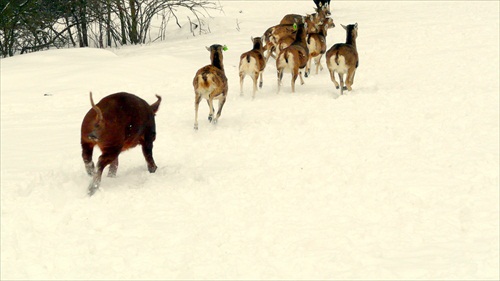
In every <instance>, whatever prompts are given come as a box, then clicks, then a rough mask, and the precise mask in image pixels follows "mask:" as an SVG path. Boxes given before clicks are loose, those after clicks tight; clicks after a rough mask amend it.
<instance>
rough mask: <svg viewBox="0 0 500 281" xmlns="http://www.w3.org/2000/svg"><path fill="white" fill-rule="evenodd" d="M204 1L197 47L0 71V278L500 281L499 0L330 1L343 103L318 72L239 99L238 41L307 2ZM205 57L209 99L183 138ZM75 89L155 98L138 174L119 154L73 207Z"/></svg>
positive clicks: (28, 60) (126, 50) (79, 53)
mask: <svg viewBox="0 0 500 281" xmlns="http://www.w3.org/2000/svg"><path fill="white" fill-rule="evenodd" d="M221 4H222V5H223V7H224V13H219V12H212V16H213V18H212V19H207V22H208V23H209V24H210V30H211V31H212V32H211V33H210V34H206V35H202V36H196V37H193V36H192V35H191V34H190V32H189V31H188V30H186V28H183V29H178V30H176V29H172V32H171V34H170V35H169V36H170V39H169V40H167V41H164V42H157V43H153V44H147V45H142V46H128V47H121V48H118V49H106V50H102V49H92V48H90V49H64V50H51V51H44V52H38V53H33V54H27V55H20V56H15V57H12V58H7V59H2V60H1V61H0V64H1V279H2V280H11V279H34V280H47V279H65V280H72V279H88V280H95V279H107V280H110V279H127V280H132V279H162V280H165V279H307V280H311V279H344V280H346V279H347V280H352V279H365V280H376V279H379V280H380V279H384V280H391V279H399V280H410V279H411V280H417V279H425V280H431V279H432V280H438V279H442V280H443V279H446V280H460V279H461V280H464V279H467V280H487V279H490V280H498V279H499V278H500V273H499V267H498V264H499V221H500V219H499V166H500V165H499V164H500V163H499V162H500V161H499V157H500V156H499V76H500V75H499V72H500V71H499V65H500V62H499V13H498V11H499V2H498V1H482V2H481V1H440V2H433V1H332V11H333V16H334V20H335V23H336V25H337V27H336V28H334V29H333V30H330V33H329V35H328V37H327V44H328V48H329V47H330V46H331V45H333V44H334V43H337V42H343V41H344V40H345V31H344V30H343V29H342V28H341V27H340V24H341V23H342V24H350V23H355V22H357V23H358V24H359V30H358V32H359V36H358V40H357V45H358V52H359V56H360V65H359V68H358V70H357V72H356V78H355V81H354V85H353V91H352V92H347V91H346V92H347V94H346V95H345V96H340V97H339V96H338V93H339V91H338V90H336V89H335V88H334V86H333V83H332V82H331V81H330V78H329V75H328V71H327V69H326V67H325V69H324V70H323V71H322V72H320V73H319V74H318V75H314V74H312V75H311V76H310V77H309V78H305V84H304V85H300V83H299V82H298V81H297V83H296V93H294V94H292V93H291V87H290V78H291V77H290V75H289V74H285V75H284V77H283V86H282V88H281V93H280V94H276V89H277V85H276V67H275V61H274V60H273V59H270V61H269V64H268V66H267V68H266V70H265V72H264V87H263V88H262V90H259V91H258V92H257V94H256V98H255V100H252V98H251V92H252V83H251V80H248V79H246V81H245V86H244V91H245V95H244V96H240V95H239V79H238V63H239V56H240V54H241V53H243V52H246V51H248V50H250V49H251V47H252V45H251V41H250V37H251V36H261V35H262V33H263V32H264V31H265V30H266V29H267V28H268V27H270V26H272V25H275V24H277V23H278V22H279V20H280V19H281V17H282V16H283V15H285V14H288V13H301V14H305V13H310V12H313V3H312V1H286V4H284V3H283V2H280V1H221ZM238 29H239V31H238ZM215 43H217V44H227V45H228V47H229V50H228V51H226V52H225V53H224V64H225V69H226V75H227V76H228V79H229V94H228V100H227V102H226V104H225V106H224V109H223V111H222V116H221V117H220V119H219V122H218V124H217V125H215V126H214V125H212V124H210V123H209V122H208V120H207V116H208V106H207V105H206V102H202V103H201V104H200V112H199V113H200V116H199V130H198V131H194V130H193V122H194V91H193V86H192V79H193V77H194V74H195V73H196V71H197V70H198V69H199V68H200V67H202V66H204V65H206V64H208V63H209V53H208V52H207V50H206V49H205V46H209V45H211V44H215ZM322 63H323V66H326V64H325V61H324V59H323V60H322ZM89 91H93V94H94V99H95V100H96V101H97V100H100V99H101V98H102V97H104V96H106V95H109V94H112V93H115V92H119V91H127V92H130V93H134V94H136V95H138V96H140V97H142V98H143V99H145V100H146V101H148V102H149V103H153V102H154V101H155V100H156V98H155V96H154V95H155V94H159V95H162V97H163V102H162V104H161V106H160V110H159V112H158V114H157V116H156V124H157V132H158V135H157V140H156V142H155V147H154V150H153V153H154V157H155V160H156V164H157V165H158V170H157V171H156V173H154V174H150V173H149V172H148V171H147V167H146V163H145V161H144V158H143V156H142V153H141V149H140V148H134V149H132V150H130V151H127V152H124V153H122V154H121V155H120V166H119V169H118V173H117V177H116V178H107V177H103V180H102V183H101V187H100V189H99V190H98V191H97V192H96V194H95V195H94V196H92V197H90V198H89V197H88V196H87V190H86V189H87V186H88V184H89V182H90V178H89V177H88V176H87V175H86V173H85V168H84V164H83V161H82V159H81V148H80V139H79V138H80V124H81V121H82V119H83V116H84V115H85V114H86V112H87V111H88V110H89V109H90V102H89V97H88V94H89ZM99 154H100V153H99V150H97V151H95V153H94V161H96V160H97V157H98V156H99ZM105 173H106V171H105Z"/></svg>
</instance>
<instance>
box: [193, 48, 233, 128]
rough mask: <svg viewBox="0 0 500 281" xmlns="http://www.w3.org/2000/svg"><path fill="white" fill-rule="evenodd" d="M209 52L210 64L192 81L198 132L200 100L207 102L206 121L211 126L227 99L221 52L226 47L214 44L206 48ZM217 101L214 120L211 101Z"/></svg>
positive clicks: (195, 126)
mask: <svg viewBox="0 0 500 281" xmlns="http://www.w3.org/2000/svg"><path fill="white" fill-rule="evenodd" d="M206 48H207V50H208V51H209V52H210V61H211V64H209V65H206V66H204V67H202V68H200V69H199V70H198V71H197V72H196V75H195V76H194V79H193V87H194V93H195V99H194V107H195V115H194V129H195V130H198V107H199V105H200V101H201V98H204V99H206V100H207V102H208V107H209V109H210V113H209V114H208V121H210V122H211V123H213V124H216V123H217V120H218V119H219V117H220V114H221V112H222V107H223V106H224V103H225V102H226V97H227V90H228V85H227V77H226V74H225V72H224V64H223V61H222V59H223V57H222V51H223V50H226V49H227V47H226V46H222V45H218V44H214V45H212V46H210V47H206ZM214 99H216V100H219V109H218V110H217V115H216V116H215V118H214V106H213V100H214Z"/></svg>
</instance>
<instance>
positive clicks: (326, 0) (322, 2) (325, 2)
mask: <svg viewBox="0 0 500 281" xmlns="http://www.w3.org/2000/svg"><path fill="white" fill-rule="evenodd" d="M313 2H314V4H316V8H318V9H320V8H326V9H327V10H328V13H330V0H313Z"/></svg>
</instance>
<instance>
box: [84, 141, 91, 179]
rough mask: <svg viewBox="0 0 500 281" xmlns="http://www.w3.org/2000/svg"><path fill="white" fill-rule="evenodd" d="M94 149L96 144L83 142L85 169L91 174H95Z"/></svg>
mask: <svg viewBox="0 0 500 281" xmlns="http://www.w3.org/2000/svg"><path fill="white" fill-rule="evenodd" d="M93 151H94V144H92V143H82V158H83V163H84V164H85V170H86V171H87V174H88V175H89V176H92V175H93V174H94V162H92V153H93Z"/></svg>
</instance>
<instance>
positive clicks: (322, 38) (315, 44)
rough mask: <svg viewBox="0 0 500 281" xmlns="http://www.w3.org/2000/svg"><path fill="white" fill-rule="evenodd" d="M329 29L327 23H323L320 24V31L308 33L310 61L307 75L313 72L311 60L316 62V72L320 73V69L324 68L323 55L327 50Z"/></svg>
mask: <svg viewBox="0 0 500 281" xmlns="http://www.w3.org/2000/svg"><path fill="white" fill-rule="evenodd" d="M327 31H328V25H327V24H321V25H320V26H319V32H318V33H310V34H307V48H308V49H309V61H308V62H307V67H306V72H305V75H306V77H307V75H309V74H310V73H311V62H312V61H313V60H314V63H315V64H316V74H318V69H321V70H323V66H322V65H321V57H322V56H323V54H324V53H325V52H326V34H327Z"/></svg>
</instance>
